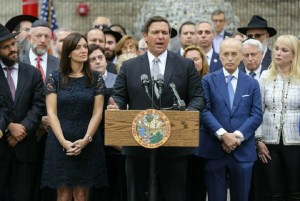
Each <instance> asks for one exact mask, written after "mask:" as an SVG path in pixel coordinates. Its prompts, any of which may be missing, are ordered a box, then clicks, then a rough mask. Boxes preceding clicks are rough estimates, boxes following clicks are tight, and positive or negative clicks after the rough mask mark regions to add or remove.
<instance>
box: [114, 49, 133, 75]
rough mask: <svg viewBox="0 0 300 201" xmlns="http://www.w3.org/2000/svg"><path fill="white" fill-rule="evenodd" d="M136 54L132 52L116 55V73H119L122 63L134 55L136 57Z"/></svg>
mask: <svg viewBox="0 0 300 201" xmlns="http://www.w3.org/2000/svg"><path fill="white" fill-rule="evenodd" d="M137 56H138V55H137V54H134V53H126V54H121V55H120V56H119V57H118V60H117V63H116V70H117V74H119V72H120V69H121V66H122V63H123V62H124V61H126V60H128V59H131V58H134V57H137Z"/></svg>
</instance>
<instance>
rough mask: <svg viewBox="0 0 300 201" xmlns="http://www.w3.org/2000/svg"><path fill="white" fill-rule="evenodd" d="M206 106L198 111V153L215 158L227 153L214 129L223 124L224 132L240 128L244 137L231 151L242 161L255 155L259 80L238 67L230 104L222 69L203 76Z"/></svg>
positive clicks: (259, 97)
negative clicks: (234, 89) (201, 111)
mask: <svg viewBox="0 0 300 201" xmlns="http://www.w3.org/2000/svg"><path fill="white" fill-rule="evenodd" d="M202 84H203V89H204V94H205V100H206V107H205V109H204V111H203V113H202V114H201V123H202V126H201V130H200V133H201V135H200V147H199V148H198V149H197V155H199V156H202V157H205V158H210V159H218V158H222V157H224V156H226V155H227V153H226V152H225V151H224V150H223V149H222V147H221V143H222V142H221V141H220V140H219V139H218V138H217V137H216V136H215V135H216V131H217V130H218V129H220V128H224V129H225V130H226V131H227V132H230V133H232V132H234V131H236V130H239V131H240V132H242V134H243V135H244V138H245V140H244V141H243V142H242V143H241V145H240V146H238V147H237V148H236V149H235V150H234V151H233V152H232V154H233V156H234V157H235V158H236V159H237V160H238V161H242V162H251V161H255V160H256V159H257V157H256V150H255V139H254V133H255V130H256V129H257V128H258V127H259V125H260V124H261V122H262V108H261V95H260V89H259V85H258V82H257V81H256V80H255V79H253V78H251V77H250V76H247V75H246V74H245V73H243V72H241V71H239V75H238V82H237V88H236V92H235V97H234V101H233V107H232V109H231V108H230V101H229V94H228V89H227V84H226V81H225V76H224V73H223V70H219V71H216V72H213V73H211V74H208V75H207V76H204V78H203V79H202Z"/></svg>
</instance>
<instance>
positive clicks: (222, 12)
mask: <svg viewBox="0 0 300 201" xmlns="http://www.w3.org/2000/svg"><path fill="white" fill-rule="evenodd" d="M220 14H224V17H225V19H226V15H225V12H224V11H223V10H221V9H217V10H215V11H214V12H212V14H211V18H212V17H213V16H215V15H220Z"/></svg>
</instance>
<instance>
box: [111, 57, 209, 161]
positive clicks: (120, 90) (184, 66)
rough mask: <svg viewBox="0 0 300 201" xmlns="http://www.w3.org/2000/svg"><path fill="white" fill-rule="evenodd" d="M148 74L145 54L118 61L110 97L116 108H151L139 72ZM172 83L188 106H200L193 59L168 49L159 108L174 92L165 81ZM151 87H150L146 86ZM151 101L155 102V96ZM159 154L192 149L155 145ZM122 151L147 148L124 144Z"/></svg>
mask: <svg viewBox="0 0 300 201" xmlns="http://www.w3.org/2000/svg"><path fill="white" fill-rule="evenodd" d="M142 74H147V75H148V77H149V78H150V77H151V73H150V67H149V61H148V54H143V55H140V56H138V57H136V58H133V59H129V60H127V61H125V62H124V63H123V64H122V68H121V70H120V73H119V75H118V76H117V79H116V82H115V85H114V91H113V98H114V101H115V102H116V103H117V105H118V106H119V108H120V109H123V110H124V109H127V104H128V106H129V109H130V110H144V109H149V108H151V101H150V99H149V97H148V96H147V94H146V92H145V90H144V87H143V86H142V84H141V79H140V77H141V75H142ZM172 82H173V83H174V84H175V85H176V89H177V91H178V93H179V95H180V97H181V99H182V100H184V101H185V103H186V105H187V108H188V109H189V110H200V111H201V110H202V108H203V106H204V97H203V91H202V88H201V86H200V84H199V82H200V78H199V76H198V74H197V72H196V69H195V66H194V63H193V61H192V60H190V59H186V58H184V57H182V56H180V55H178V54H176V53H173V52H170V51H168V55H167V62H166V67H165V73H164V88H163V91H162V95H161V97H162V99H161V105H162V108H167V107H172V105H173V102H174V95H173V94H172V92H171V90H170V89H169V84H170V83H172ZM150 91H151V89H150ZM154 99H155V100H154V101H156V104H157V105H158V101H157V99H156V96H154ZM158 150H159V151H160V154H164V155H165V156H167V157H177V156H183V155H188V154H191V153H192V152H193V149H190V148H162V147H161V148H158ZM123 153H124V154H125V155H132V156H134V155H147V154H149V150H148V149H145V148H141V147H125V148H124V149H123Z"/></svg>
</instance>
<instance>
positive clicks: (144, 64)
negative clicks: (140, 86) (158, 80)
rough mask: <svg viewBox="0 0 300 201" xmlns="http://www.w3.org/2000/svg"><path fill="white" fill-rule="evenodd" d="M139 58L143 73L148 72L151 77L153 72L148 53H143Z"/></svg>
mask: <svg viewBox="0 0 300 201" xmlns="http://www.w3.org/2000/svg"><path fill="white" fill-rule="evenodd" d="M139 59H140V66H139V68H140V69H141V75H142V74H146V75H148V78H149V79H151V72H150V66H149V61H148V55H147V53H146V54H143V55H141V56H140V58H139Z"/></svg>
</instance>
